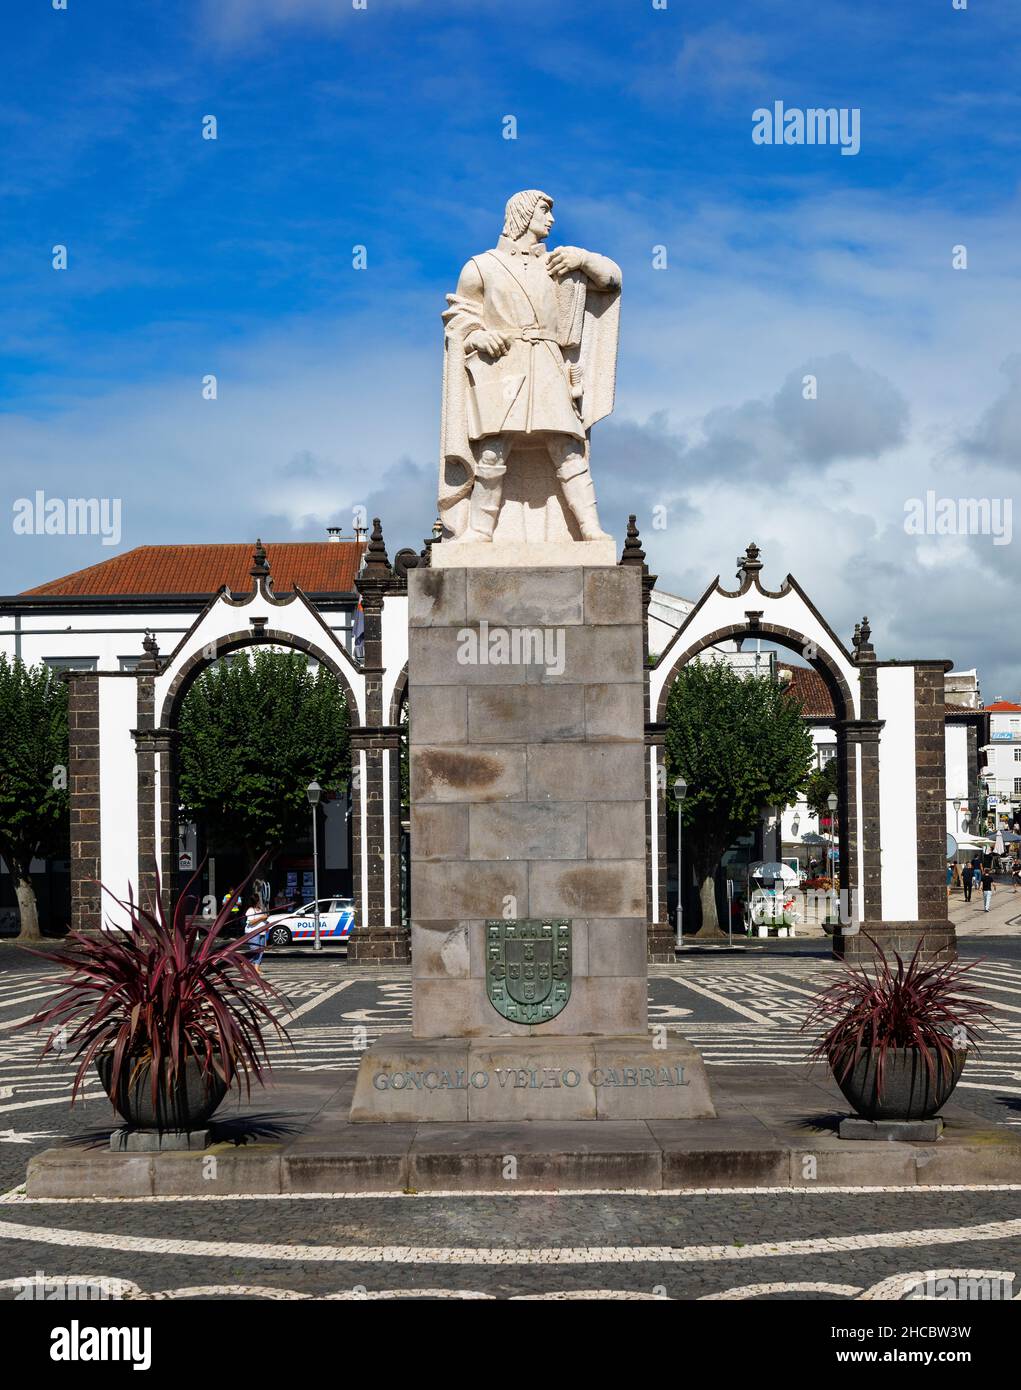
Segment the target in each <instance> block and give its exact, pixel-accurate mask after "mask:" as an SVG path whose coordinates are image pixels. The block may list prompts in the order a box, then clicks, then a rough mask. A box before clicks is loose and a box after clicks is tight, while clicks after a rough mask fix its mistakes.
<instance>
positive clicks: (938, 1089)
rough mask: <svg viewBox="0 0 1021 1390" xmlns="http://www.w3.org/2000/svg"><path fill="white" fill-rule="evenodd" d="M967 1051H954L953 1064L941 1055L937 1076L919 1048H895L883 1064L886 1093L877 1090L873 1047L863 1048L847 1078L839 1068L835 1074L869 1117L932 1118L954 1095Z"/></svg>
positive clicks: (858, 1110)
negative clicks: (867, 1049) (870, 1049)
mask: <svg viewBox="0 0 1021 1390" xmlns="http://www.w3.org/2000/svg"><path fill="white" fill-rule="evenodd" d="M967 1055H968V1054H967V1051H966V1050H965V1049H963V1048H962V1049H961V1050H960V1051H955V1052H954V1054H953V1061H952V1063H950V1064H949V1065H948V1064H946V1063H944V1062H941V1061H940V1060H939V1059H937V1060H936V1070H935V1076H933V1077H930V1075H929V1070H928V1068H927V1067H926V1065H925V1061H924V1059H923V1058H922V1056H921V1054H920V1053H919V1052H918V1050H917V1048H913V1047H903V1048H900V1047H895V1048H891V1049H890V1050H889V1052H887V1054H886V1062H885V1065H884V1067H883V1094H882V1096H880V1095H879V1094H878V1091H877V1086H876V1070H877V1062H876V1056H875V1054H874V1053H873V1052H871V1051H869V1052H863V1053H862V1055H861V1057H859V1059H858V1062H857V1064H856V1065H855V1066H854V1067H853V1068H852V1069H851V1071H849V1072H848V1074H847V1075H846V1076H845V1077H844V1078H843V1079H841V1077H840V1075H839V1073H838V1071H837V1070H836V1069H834V1073H833V1074H834V1078H835V1080H836V1082H837V1085H838V1086H839V1087H840V1089H841V1091H843V1093H844V1096H845V1098H846V1099H847V1101H848V1103H849V1104H850V1105H851V1106H853V1108H854V1110H855V1113H856V1114H858V1115H860V1116H861V1117H862V1118H863V1119H865V1120H928V1119H930V1118H931V1117H932V1116H933V1115H935V1114H937V1113H938V1112H939V1111H940V1110H942V1108H943V1106H944V1105H945V1104H946V1103H947V1101H948V1100H949V1099H950V1096H951V1095H952V1093H953V1090H954V1087H955V1086H956V1085H957V1083H958V1081H959V1080H960V1079H961V1072H962V1071H963V1070H964V1063H965V1059H966V1058H967ZM831 1065H832V1063H831Z"/></svg>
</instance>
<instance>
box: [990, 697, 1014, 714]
mask: <svg viewBox="0 0 1021 1390" xmlns="http://www.w3.org/2000/svg"><path fill="white" fill-rule="evenodd" d="M986 709H987V710H990V711H992V713H993V714H1003V713H1005V712H1007V711H1013V710H1017V711H1018V713H1021V705H1012V704H1011V702H1010V701H1009V700H994V701H993V703H992V704H991V705H986Z"/></svg>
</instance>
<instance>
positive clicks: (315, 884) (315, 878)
mask: <svg viewBox="0 0 1021 1390" xmlns="http://www.w3.org/2000/svg"><path fill="white" fill-rule="evenodd" d="M322 793H323V789H322V787H321V786H320V785H319V783H318V782H315V781H312V782H309V784H308V786H307V787H306V788H305V795H306V796H307V797H308V804H309V805H310V806H311V807H312V893H313V896H314V898H315V906H314V908H313V911H314V913H315V944H314V946H313V947H312V949H313V950H314V951H321V950H322V949H323V943H322V941H321V940H320V937H319V931H320V928H319V837H318V835H317V834H316V830H317V828H318V827H317V825H316V807H317V806H318V805H319V798H320V796H322Z"/></svg>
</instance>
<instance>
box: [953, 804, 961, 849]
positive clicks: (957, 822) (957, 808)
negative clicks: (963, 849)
mask: <svg viewBox="0 0 1021 1390" xmlns="http://www.w3.org/2000/svg"><path fill="white" fill-rule="evenodd" d="M954 831H955V833H956V835H957V838H958V839H960V838H961V798H960V797H959V796H955V797H954Z"/></svg>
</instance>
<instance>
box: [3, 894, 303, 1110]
mask: <svg viewBox="0 0 1021 1390" xmlns="http://www.w3.org/2000/svg"><path fill="white" fill-rule="evenodd" d="M192 882H194V879H193V880H192ZM188 887H189V888H190V887H191V884H189V885H188ZM111 896H113V895H112V894H111ZM114 901H116V902H120V900H119V899H114ZM235 901H236V899H235V898H232V899H230V901H228V902H226V903H225V904H224V905H223V906H222V907H221V909H220V911H219V913H218V915H217V916H216V918H215V919H213V920H212V921H210V920H208V919H203V918H202V917H199V916H198V915H197V914H196V913H195V912H194V911H193V910H190V909H191V907H193V904H194V900H193V899H191V898H189V896H188V889H186V890H185V892H184V893H183V894H182V895H181V897H180V899H179V901H178V903H177V905H176V907H175V909H174V912H173V915H172V916H171V917H169V918H168V917H167V916H166V914H165V913H164V910H163V907H162V904H161V902H160V899H159V892H158V890H157V895H156V904H155V906H154V907H153V909H152V910H148V909H143V908H142V907H140V906H138V905H137V904H136V903H134V901H132V900H131V899H129V900H128V902H127V903H120V906H121V907H122V908H123V909H124V910H125V912H126V913H127V914H128V916H129V919H130V922H131V929H130V930H120V929H112V930H108V931H104V932H102V933H100V934H99V935H97V936H84V935H81V934H79V933H76V932H74V933H72V934H71V935H70V936H69V937H68V938H67V941H66V943H65V944H64V945H63V946H62V947H61V948H60V949H59V950H54V951H46V952H39V953H38V954H40V955H41V956H42V957H43V958H44V959H46V960H49V961H52V962H55V963H56V964H58V965H62V966H64V967H65V968H66V969H67V970H68V971H70V978H69V979H68V980H67V982H66V983H65V985H64V987H63V988H62V989H61V990H60V992H59V993H58V995H57V997H56V999H55V1000H54V1001H53V1002H52V1003H51V1004H49V1005H47V1007H46V1008H45V1009H42V1010H41V1011H40V1012H39V1013H37V1014H36V1015H35V1017H34V1018H32V1019H30V1020H29V1021H28V1022H27V1023H26V1024H24V1025H23V1026H24V1027H26V1028H31V1027H36V1028H41V1027H49V1028H50V1029H51V1032H50V1035H49V1037H48V1038H47V1040H46V1044H45V1046H44V1048H43V1056H45V1055H46V1054H47V1052H49V1051H51V1050H52V1049H53V1048H54V1046H55V1044H56V1042H57V1040H58V1039H60V1041H61V1044H62V1048H70V1050H71V1051H72V1054H73V1055H74V1056H75V1057H76V1058H77V1059H78V1068H77V1071H76V1072H75V1076H74V1083H73V1085H72V1089H71V1103H72V1104H74V1102H75V1100H76V1099H77V1097H78V1094H79V1092H80V1090H81V1088H82V1085H83V1084H84V1080H85V1077H86V1074H87V1073H88V1070H89V1067H90V1066H91V1065H92V1064H93V1063H95V1066H96V1070H97V1071H98V1073H99V1077H100V1080H101V1081H102V1083H103V1086H104V1088H105V1090H106V1093H107V1095H108V1096H109V1097H110V1100H111V1102H112V1104H113V1106H114V1108H115V1109H116V1110H117V1111H118V1113H119V1114H120V1115H121V1116H122V1117H123V1119H124V1120H126V1121H127V1123H128V1125H130V1126H131V1127H132V1128H138V1129H156V1130H160V1131H168V1130H194V1129H197V1128H200V1127H201V1126H203V1125H204V1124H205V1122H206V1121H207V1120H208V1119H209V1117H210V1116H211V1115H212V1113H213V1111H214V1110H215V1109H216V1108H217V1106H218V1105H219V1104H220V1102H221V1101H222V1100H223V1098H224V1096H225V1095H226V1094H227V1091H228V1090H229V1089H230V1087H231V1085H232V1084H233V1082H234V1081H235V1080H238V1079H240V1080H241V1081H243V1083H244V1085H245V1088H246V1091H247V1092H249V1093H250V1090H251V1082H252V1080H253V1078H254V1079H255V1080H256V1081H258V1082H260V1083H262V1082H263V1081H264V1080H265V1075H266V1073H267V1072H268V1070H269V1055H268V1052H267V1047H266V1030H268V1029H269V1028H272V1029H273V1030H274V1032H275V1033H276V1035H277V1036H278V1037H281V1038H285V1039H286V1038H287V1032H286V1030H285V1029H284V1028H283V1026H282V1025H281V1024H280V1023H279V1021H278V1019H277V1017H276V1014H275V1012H274V1010H273V1008H271V1004H278V1005H279V1006H280V1007H281V1009H286V1001H285V1000H284V998H283V996H282V995H281V994H280V993H279V991H278V990H275V989H274V988H273V987H272V985H270V984H268V983H267V982H266V981H265V980H264V979H263V977H262V976H261V975H260V973H259V971H258V970H257V969H256V967H255V965H254V964H253V962H252V960H251V959H250V949H251V948H250V940H251V937H253V936H257V935H259V932H252V933H249V935H247V936H242V937H240V938H236V939H233V940H227V939H225V938H222V937H221V936H220V931H221V928H222V927H223V926H224V925H225V924H226V923H227V922H228V920H229V919H230V916H231V909H232V907H233V906H234V903H235ZM262 930H264V928H260V931H262Z"/></svg>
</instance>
